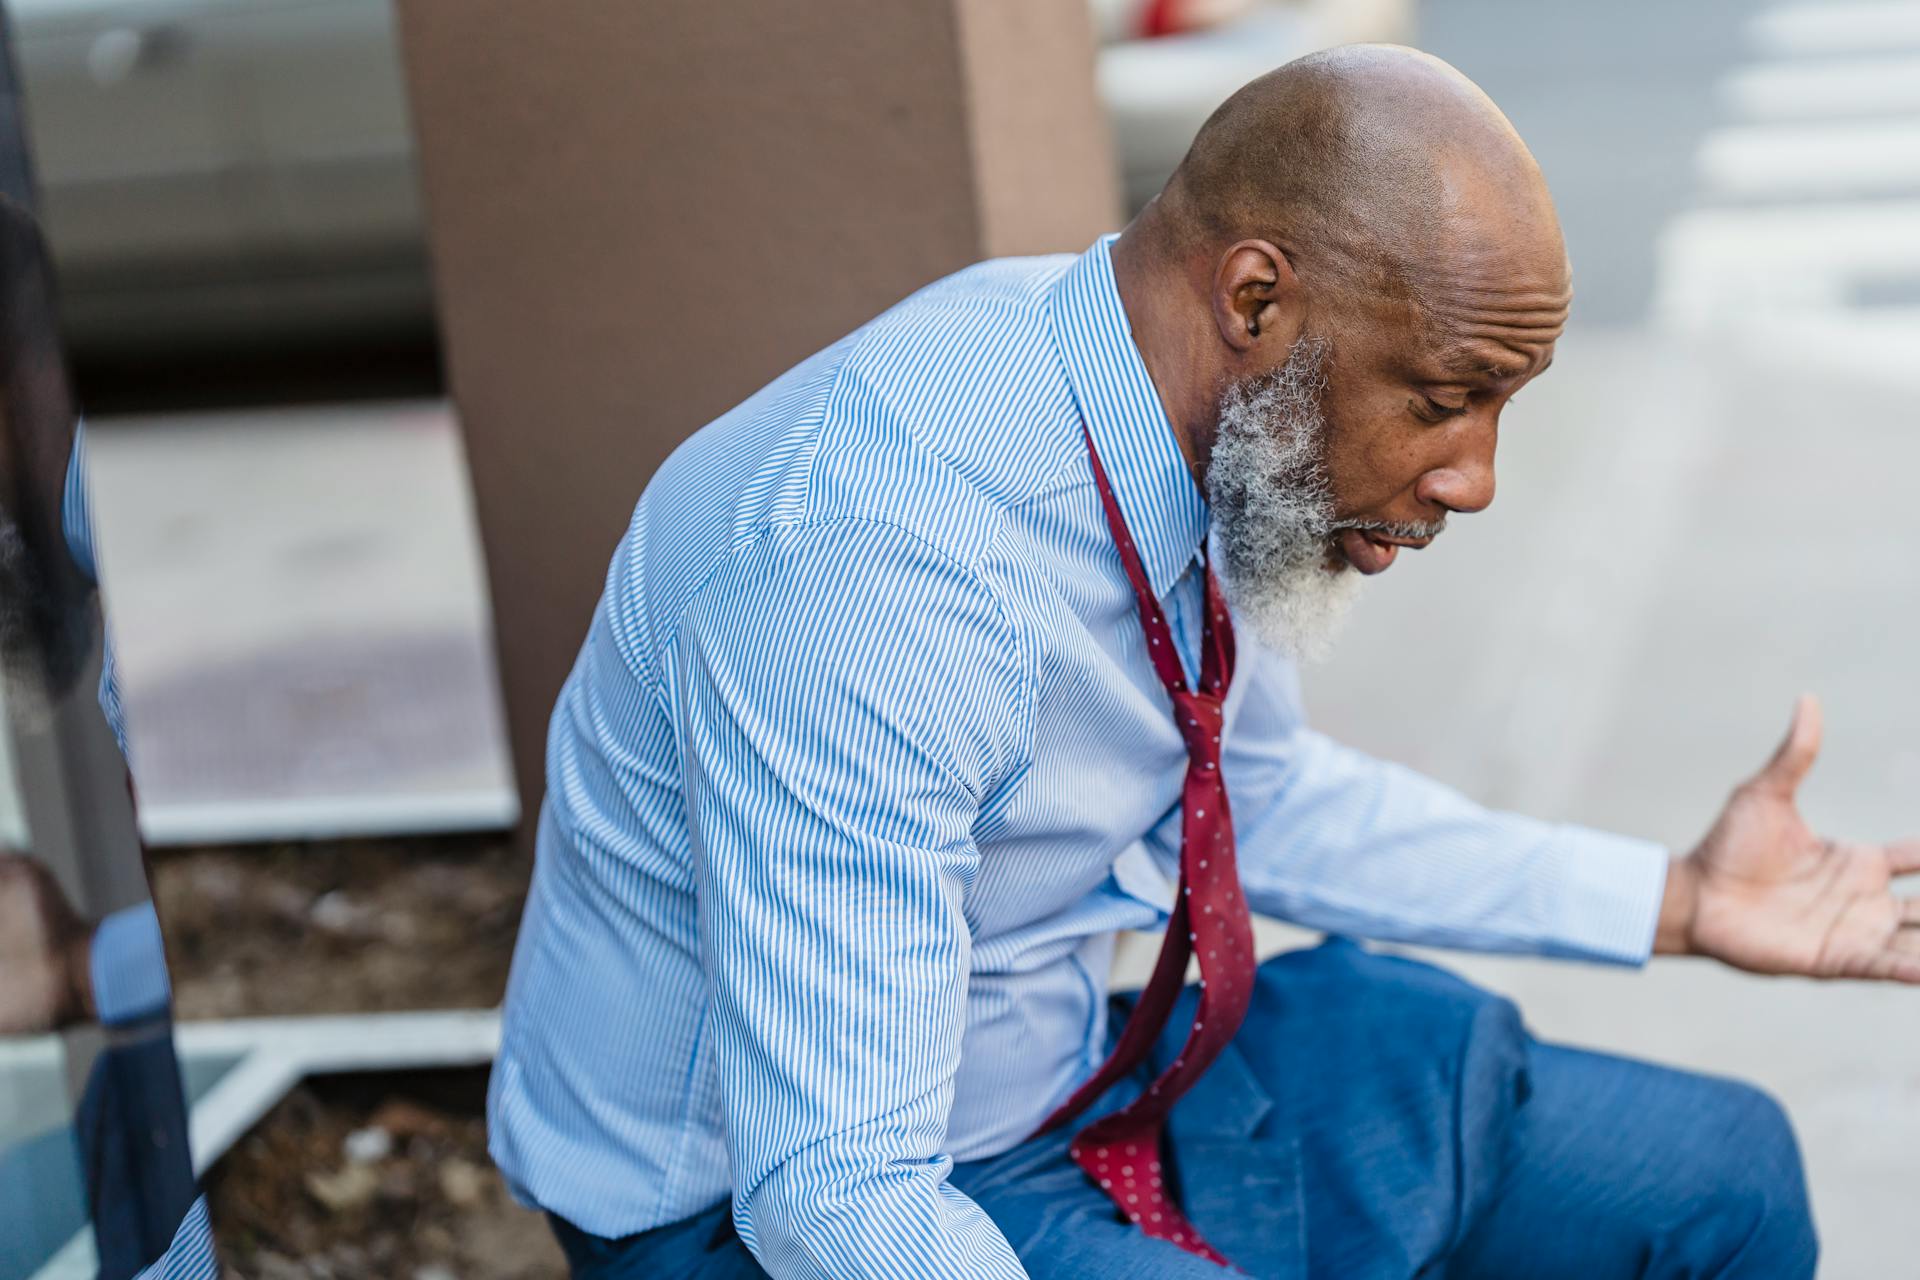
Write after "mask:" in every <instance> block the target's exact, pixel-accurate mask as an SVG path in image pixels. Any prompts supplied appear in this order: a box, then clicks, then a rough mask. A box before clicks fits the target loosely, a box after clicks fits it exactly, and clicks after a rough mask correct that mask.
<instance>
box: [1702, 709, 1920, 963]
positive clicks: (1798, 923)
mask: <svg viewBox="0 0 1920 1280" xmlns="http://www.w3.org/2000/svg"><path fill="white" fill-rule="evenodd" d="M1819 743H1820V718H1819V709H1818V706H1817V704H1815V703H1813V702H1812V701H1811V700H1803V701H1802V703H1801V705H1800V707H1799V709H1798V710H1797V711H1796V713H1795V716H1794V722H1793V727H1792V728H1791V729H1789V730H1788V733H1787V738H1786V741H1785V742H1783V743H1782V744H1781V746H1780V749H1779V751H1778V752H1776V753H1775V755H1774V758H1773V759H1772V760H1771V761H1769V762H1768V763H1767V765H1766V767H1765V768H1763V769H1762V770H1761V771H1760V772H1759V773H1758V774H1756V775H1755V776H1754V777H1753V778H1752V779H1750V780H1749V781H1747V782H1746V783H1743V784H1742V785H1741V786H1740V787H1739V788H1738V789H1736V790H1735V791H1734V793H1733V796H1732V798H1731V799H1730V800H1729V801H1728V802H1727V807H1726V808H1725V809H1724V810H1723V811H1722V812H1721V814H1720V817H1719V820H1718V821H1716V822H1715V823H1714V824H1713V828H1712V830H1710V831H1708V832H1707V835H1706V838H1705V839H1704V840H1702V841H1701V843H1700V846H1699V847H1698V848H1697V849H1696V850H1695V851H1694V853H1693V855H1692V861H1693V863H1694V864H1695V870H1696V872H1697V876H1698V886H1699V887H1698V901H1697V903H1696V906H1695V912H1694V917H1693V924H1692V930H1691V938H1690V941H1691V943H1692V945H1693V949H1694V950H1697V951H1700V952H1702V953H1704V954H1707V955H1712V956H1715V957H1717V958H1718V959H1721V960H1724V961H1725V962H1727V963H1728V964H1731V965H1734V966H1736V967H1738V968H1742V969H1749V970H1752V971H1754V972H1757V973H1793V974H1803V975H1806V976H1809V977H1818V978H1890V979H1895V980H1898V981H1905V982H1920V929H1915V928H1904V927H1903V926H1907V925H1920V911H1916V910H1912V909H1909V908H1908V906H1907V904H1906V902H1905V901H1904V900H1903V899H1901V898H1900V897H1898V896H1896V895H1895V894H1894V892H1893V881H1894V878H1895V877H1896V876H1898V875H1901V874H1904V873H1906V872H1908V871H1913V870H1916V869H1920V843H1915V842H1909V843H1905V844H1893V845H1873V844H1849V843H1843V842H1840V841H1834V840H1824V839H1821V838H1820V837H1819V836H1817V835H1815V834H1814V833H1813V831H1812V830H1810V829H1809V828H1808V826H1807V824H1806V822H1805V821H1804V820H1803V819H1802V818H1801V816H1800V811H1799V808H1798V807H1797V806H1796V804H1795V803H1794V792H1795V790H1796V789H1797V788H1798V786H1799V783H1800V780H1801V779H1802V778H1804V777H1805V776H1806V772H1807V770H1808V769H1809V768H1811V767H1812V764H1813V759H1814V756H1815V754H1816V753H1817V752H1818V750H1819Z"/></svg>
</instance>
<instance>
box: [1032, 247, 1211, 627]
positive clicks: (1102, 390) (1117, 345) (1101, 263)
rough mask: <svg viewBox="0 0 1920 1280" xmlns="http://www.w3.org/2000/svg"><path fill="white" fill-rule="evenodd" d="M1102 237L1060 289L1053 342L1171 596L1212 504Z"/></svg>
mask: <svg viewBox="0 0 1920 1280" xmlns="http://www.w3.org/2000/svg"><path fill="white" fill-rule="evenodd" d="M1117 238H1118V237H1116V236H1103V237H1101V238H1100V239H1099V240H1096V241H1095V242H1094V244H1093V247H1092V248H1090V249H1088V250H1087V251H1086V252H1085V253H1083V254H1081V255H1080V257H1079V258H1078V260H1076V261H1075V262H1074V264H1073V266H1071V267H1070V268H1068V270H1067V273H1066V274H1065V275H1064V276H1062V277H1061V278H1060V280H1059V281H1058V283H1056V284H1055V285H1054V287H1053V298H1052V302H1053V307H1052V310H1053V337H1054V342H1055V343H1056V344H1057V345H1058V346H1059V348H1060V355H1061V359H1062V361H1063V362H1064V363H1065V365H1066V370H1067V381H1068V383H1069V384H1070V385H1071V386H1072V388H1073V395H1074V399H1075V400H1076V401H1077V402H1078V403H1079V406H1080V416H1081V417H1082V418H1083V419H1084V420H1085V422H1086V424H1087V430H1088V432H1089V433H1090V434H1091V435H1092V437H1093V444H1094V447H1095V448H1096V449H1098V450H1099V451H1100V461H1101V463H1102V464H1103V465H1104V466H1105V467H1106V470H1107V478H1108V479H1109V480H1111V481H1112V482H1113V489H1114V494H1115V496H1116V497H1117V498H1118V499H1119V501H1120V511H1121V514H1123V515H1124V516H1125V517H1126V520H1127V529H1128V531H1129V532H1131V533H1132V534H1133V541H1134V545H1135V546H1137V547H1139V548H1140V560H1141V563H1142V564H1143V565H1144V566H1145V568H1146V571H1147V581H1148V582H1149V583H1151V584H1152V586H1153V591H1154V594H1155V595H1156V596H1164V595H1165V594H1166V593H1167V592H1168V591H1169V590H1170V589H1172V587H1173V584H1174V583H1175V582H1176V581H1178V580H1179V578H1180V575H1181V574H1183V573H1185V572H1186V569H1187V565H1188V564H1189V563H1191V562H1192V560H1193V558H1194V557H1195V556H1196V555H1197V554H1199V551H1200V545H1201V543H1202V542H1203V541H1204V540H1205V538H1206V536H1207V502H1206V499H1205V498H1204V497H1202V496H1201V494H1200V488H1199V486H1198V485H1196V484H1194V482H1193V473H1192V472H1191V471H1190V470H1188V469H1187V459H1186V456H1185V455H1184V454H1182V453H1181V452H1180V445H1179V442H1178V441H1177V440H1176V439H1175V438H1174V434H1173V424H1172V423H1170V422H1168V421H1167V414H1166V410H1165V409H1164V408H1162V407H1161V404H1160V394H1159V392H1157V391H1155V390H1154V386H1153V379H1152V378H1151V377H1149V376H1148V374H1147V366H1146V365H1145V364H1144V363H1143V362H1142V361H1141V359H1140V349H1139V348H1138V347H1136V346H1135V345H1134V342H1133V331H1132V329H1131V327H1129V325H1128V324H1127V313H1126V308H1125V307H1123V306H1122V305H1121V303H1120V290H1119V287H1118V286H1117V285H1116V284H1115V283H1114V279H1113V258H1112V256H1111V252H1110V251H1111V246H1112V245H1113V242H1114V240H1115V239H1117Z"/></svg>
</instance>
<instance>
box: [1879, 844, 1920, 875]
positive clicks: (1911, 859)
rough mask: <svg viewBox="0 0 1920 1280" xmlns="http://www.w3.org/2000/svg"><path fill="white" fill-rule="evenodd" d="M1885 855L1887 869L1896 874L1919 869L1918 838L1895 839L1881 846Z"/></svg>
mask: <svg viewBox="0 0 1920 1280" xmlns="http://www.w3.org/2000/svg"><path fill="white" fill-rule="evenodd" d="M1882 847H1883V848H1884V849H1885V851H1886V855H1887V870H1888V872H1890V873H1891V874H1893V875H1896V876H1909V875H1912V874H1913V873H1914V872H1916V871H1920V840H1895V841H1894V842H1893V843H1892V844H1889V845H1885V846H1882Z"/></svg>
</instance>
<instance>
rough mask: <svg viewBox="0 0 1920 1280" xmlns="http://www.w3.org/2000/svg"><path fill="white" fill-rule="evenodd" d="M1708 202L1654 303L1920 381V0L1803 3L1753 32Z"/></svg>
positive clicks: (1705, 192) (1688, 325)
mask: <svg viewBox="0 0 1920 1280" xmlns="http://www.w3.org/2000/svg"><path fill="white" fill-rule="evenodd" d="M1746 36H1747V43H1748V47H1749V48H1750V49H1751V50H1752V51H1753V52H1754V53H1756V54H1757V55H1759V56H1760V59H1761V60H1759V61H1756V62H1755V63H1753V64H1752V65H1749V66H1745V67H1741V68H1737V69H1736V70H1734V71H1733V72H1732V73H1730V74H1729V75H1727V76H1726V77H1725V78H1724V79H1723V80H1722V81H1721V83H1720V85H1719V92H1718V99H1719V101H1720V103H1721V105H1722V107H1723V110H1724V111H1725V114H1726V122H1725V124H1724V125H1722V126H1721V127H1720V128H1718V129H1715V130H1713V131H1711V132H1709V133H1708V134H1707V135H1706V137H1704V138H1703V139H1702V140H1701V143H1700V147H1699V150H1698V153H1697V155H1696V157H1695V173H1696V177H1697V178H1698V180H1699V184H1700V198H1699V201H1698V203H1697V204H1696V206H1695V207H1693V208H1691V209H1688V210H1686V211H1684V212H1682V213H1681V214H1679V215H1678V216H1676V217H1675V218H1674V219H1673V220H1672V221H1671V222H1669V223H1668V225H1667V226H1666V227H1665V229H1664V230H1663V232H1662V234H1661V237H1660V245H1659V271H1658V275H1657V279H1656V283H1655V290H1654V303H1653V311H1654V315H1655V317H1656V319H1657V321H1658V322H1659V323H1661V324H1663V325H1665V326H1667V327H1669V328H1673V329H1679V330H1682V331H1686V332H1690V333H1704V334H1723V335H1731V336H1733V337H1735V338H1736V339H1738V338H1742V337H1747V338H1753V339H1757V340H1759V341H1762V342H1765V343H1767V344H1770V345H1772V344H1778V343H1780V342H1781V341H1783V340H1786V341H1790V342H1791V343H1792V344H1793V350H1794V351H1795V352H1796V353H1798V354H1801V355H1804V356H1805V357H1806V358H1807V359H1808V360H1810V361H1814V362H1817V363H1818V364H1819V366H1820V367H1822V368H1825V369H1829V370H1840V369H1844V370H1847V371H1850V372H1861V373H1871V374H1873V375H1874V376H1879V377H1889V376H1891V377H1908V378H1912V377H1920V361H1915V360H1914V359H1913V353H1914V352H1915V351H1916V350H1920V341H1917V339H1920V3H1913V2H1911V0H1878V2H1876V3H1849V4H1808V3H1795V4H1786V5H1780V6H1776V7H1773V8H1769V9H1766V10H1764V11H1762V12H1760V13H1758V14H1756V15H1755V16H1754V18H1753V19H1752V20H1751V21H1750V22H1749V23H1748V25H1747V28H1746Z"/></svg>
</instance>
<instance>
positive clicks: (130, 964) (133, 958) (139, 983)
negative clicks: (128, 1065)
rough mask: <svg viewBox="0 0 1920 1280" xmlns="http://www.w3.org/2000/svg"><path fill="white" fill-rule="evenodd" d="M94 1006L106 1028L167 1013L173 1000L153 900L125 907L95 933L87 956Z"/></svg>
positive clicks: (103, 921) (100, 925) (102, 923)
mask: <svg viewBox="0 0 1920 1280" xmlns="http://www.w3.org/2000/svg"><path fill="white" fill-rule="evenodd" d="M88 969H89V971H90V976H91V977H92V979H93V1005H94V1008H96V1009H98V1010H99V1011H100V1022H101V1024H102V1025H103V1026H109V1027H113V1026H120V1025H122V1024H124V1023H129V1022H137V1021H139V1020H140V1019H142V1018H150V1017H153V1016H154V1015H155V1014H160V1013H164V1012H166V1008H167V1003H168V1001H169V1000H171V999H172V998H173V988H172V987H171V986H170V985H169V984H168V982H167V956H166V951H165V949H164V948H163V947H162V945H161V941H160V917H158V916H156V915H155V914H154V912H153V903H151V902H142V903H140V904H139V905H138V906H132V907H123V908H122V909H120V910H119V911H116V912H114V913H113V914H112V915H110V916H108V917H107V918H106V919H104V920H102V921H101V922H100V924H99V926H98V927H96V928H95V929H94V931H93V947H92V950H91V954H90V955H89V958H88Z"/></svg>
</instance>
